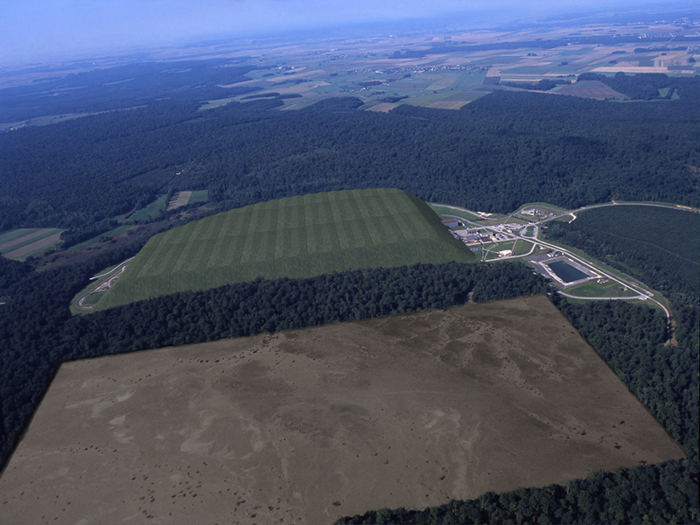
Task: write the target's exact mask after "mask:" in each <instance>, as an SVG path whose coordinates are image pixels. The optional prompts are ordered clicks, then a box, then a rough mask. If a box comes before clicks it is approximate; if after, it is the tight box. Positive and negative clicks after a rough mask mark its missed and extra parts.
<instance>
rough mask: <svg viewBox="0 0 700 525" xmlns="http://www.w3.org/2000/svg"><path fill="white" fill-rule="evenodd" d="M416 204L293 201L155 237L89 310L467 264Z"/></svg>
mask: <svg viewBox="0 0 700 525" xmlns="http://www.w3.org/2000/svg"><path fill="white" fill-rule="evenodd" d="M473 260H474V257H473V255H472V253H471V252H470V251H469V250H468V249H467V248H465V247H464V245H463V244H462V243H460V242H458V241H456V240H455V239H453V238H452V236H451V235H450V233H449V231H448V230H447V229H446V228H445V227H444V226H443V225H442V224H441V222H440V219H439V218H438V216H437V215H436V214H435V213H434V212H433V211H432V210H430V208H429V207H428V206H427V205H426V204H425V203H424V202H422V201H420V200H419V199H416V198H415V197H413V196H411V195H409V194H407V193H405V192H403V191H401V190H388V189H374V190H349V191H338V192H331V193H319V194H312V195H304V196H300V197H290V198H287V199H281V200H276V201H270V202H264V203H260V204H256V205H252V206H246V207H245V208H239V209H236V210H231V211H229V212H226V213H220V214H218V215H215V216H212V217H207V218H205V219H201V220H199V221H196V222H192V223H190V224H187V225H185V226H182V227H180V228H174V229H173V230H171V231H169V232H166V233H163V234H160V235H156V236H155V237H153V238H152V239H151V240H150V241H149V242H148V243H147V244H146V246H144V248H143V249H142V250H141V252H139V254H138V255H137V256H136V258H135V259H134V260H133V262H132V263H131V264H130V265H129V267H128V268H127V269H126V270H125V272H124V275H123V276H122V277H120V278H119V280H118V281H117V282H116V283H115V284H114V286H113V287H112V288H111V289H110V291H109V292H107V294H106V295H105V296H104V298H103V299H101V300H100V302H99V303H98V304H97V307H96V310H100V309H104V308H109V307H111V306H117V305H119V304H125V303H128V302H133V301H136V300H142V299H148V298H151V297H156V296H159V295H164V294H168V293H173V292H179V291H196V290H205V289H207V288H214V287H218V286H223V285H225V284H229V283H235V282H244V281H249V280H254V279H256V278H258V277H263V278H267V279H275V278H279V277H290V278H299V277H312V276H315V275H320V274H324V273H329V272H334V271H343V270H347V269H357V268H367V267H380V266H382V267H392V266H403V265H410V264H415V263H419V262H423V263H435V264H438V263H443V262H448V261H462V262H470V261H473Z"/></svg>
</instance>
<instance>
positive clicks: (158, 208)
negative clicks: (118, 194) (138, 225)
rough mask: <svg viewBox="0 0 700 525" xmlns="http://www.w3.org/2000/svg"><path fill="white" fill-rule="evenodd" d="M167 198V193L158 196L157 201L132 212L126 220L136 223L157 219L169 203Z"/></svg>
mask: <svg viewBox="0 0 700 525" xmlns="http://www.w3.org/2000/svg"><path fill="white" fill-rule="evenodd" d="M166 198H167V195H162V196H160V197H158V198H157V199H156V200H155V201H153V202H152V203H151V204H149V205H148V206H146V207H145V208H141V209H140V210H138V211H135V212H134V213H132V214H131V215H130V216H129V217H128V218H127V219H126V220H125V221H124V222H125V223H134V222H139V221H147V220H149V219H155V218H156V217H158V215H160V213H161V212H162V211H163V210H164V209H165V208H166V206H167V205H168V203H167V202H166V200H165V199H166ZM190 198H191V197H190Z"/></svg>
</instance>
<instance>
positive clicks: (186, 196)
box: [167, 191, 192, 211]
mask: <svg viewBox="0 0 700 525" xmlns="http://www.w3.org/2000/svg"><path fill="white" fill-rule="evenodd" d="M191 196H192V192H191V191H178V192H177V194H176V195H175V196H174V197H173V198H172V199H170V202H169V203H168V209H167V211H170V210H174V209H177V208H180V207H182V206H184V205H185V204H187V203H188V202H189V201H190V197H191Z"/></svg>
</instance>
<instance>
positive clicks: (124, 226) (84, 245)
mask: <svg viewBox="0 0 700 525" xmlns="http://www.w3.org/2000/svg"><path fill="white" fill-rule="evenodd" d="M134 227H135V226H134V225H132V224H122V225H121V226H117V227H116V228H114V229H113V230H109V231H108V232H106V233H103V234H101V235H98V236H97V237H93V238H92V239H88V240H87V241H83V242H81V243H80V244H75V245H73V246H71V247H70V248H68V251H69V252H70V251H75V250H82V249H83V248H87V247H88V246H92V245H93V244H97V243H98V242H100V239H101V238H102V237H114V236H116V235H119V234H120V233H122V232H125V231H127V230H130V229H131V228H134Z"/></svg>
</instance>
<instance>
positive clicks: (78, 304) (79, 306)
mask: <svg viewBox="0 0 700 525" xmlns="http://www.w3.org/2000/svg"><path fill="white" fill-rule="evenodd" d="M133 259H134V258H133V257H131V258H130V259H127V260H126V261H124V262H123V263H120V264H118V265H117V266H115V267H114V268H113V269H111V270H110V271H108V272H105V273H103V274H101V275H96V276H94V277H91V278H90V280H91V281H93V280H95V279H99V278H100V277H104V276H106V275H109V274H111V273H115V272H117V273H115V275H114V276H113V277H111V278H110V279H109V280H108V281H105V282H109V283H110V285H111V283H112V282H114V281H115V280H116V279H117V278H118V277H119V276H120V275H121V274H122V273H124V270H126V267H127V266H129V263H130V262H131V261H132V260H133ZM103 284H105V283H102V284H101V285H99V286H102V285H103ZM99 286H95V287H93V288H90V289H89V290H88V291H87V292H85V293H83V294H81V295H80V296H79V297H76V298H75V300H74V301H73V307H74V308H75V309H76V310H80V311H81V312H89V311H90V310H92V309H93V307H94V305H84V304H83V301H84V300H85V298H86V297H87V296H88V295H90V294H91V293H92V292H93V291H94V290H95V288H99Z"/></svg>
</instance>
